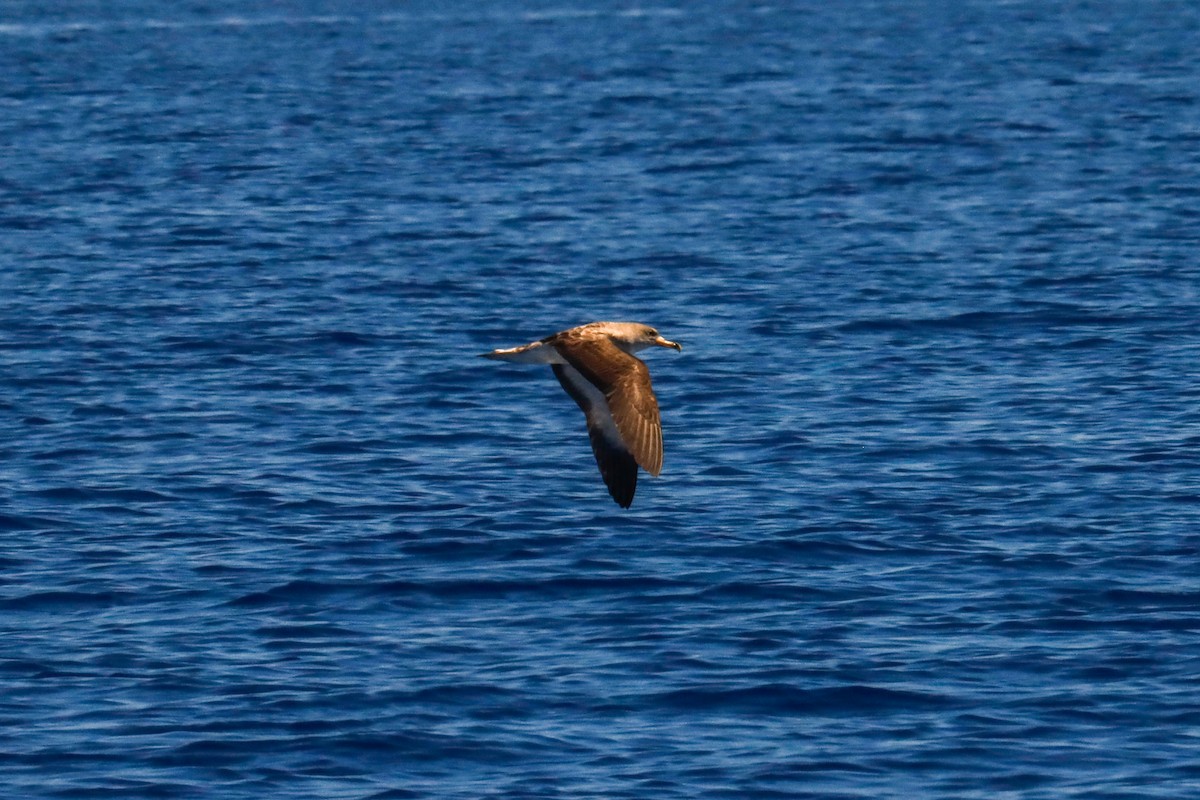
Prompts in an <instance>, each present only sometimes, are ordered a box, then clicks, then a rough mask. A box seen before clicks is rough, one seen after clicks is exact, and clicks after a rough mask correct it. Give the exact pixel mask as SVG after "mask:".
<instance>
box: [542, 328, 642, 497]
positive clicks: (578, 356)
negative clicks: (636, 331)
mask: <svg viewBox="0 0 1200 800" xmlns="http://www.w3.org/2000/svg"><path fill="white" fill-rule="evenodd" d="M572 333H573V331H566V332H565V333H563V334H560V335H559V336H558V337H555V339H554V340H552V341H551V342H550V343H551V344H553V345H554V346H555V348H556V349H557V350H558V352H559V353H560V354H561V355H562V357H563V358H564V359H565V360H566V362H567V364H569V365H570V366H572V367H574V368H575V369H576V370H578V371H579V373H580V374H581V375H582V376H583V377H584V378H585V379H586V380H587V382H588V383H590V384H591V385H592V386H594V387H595V388H596V389H597V390H599V392H600V393H601V394H602V395H603V396H604V400H605V403H606V404H607V406H608V412H609V415H610V416H611V417H612V421H613V424H614V426H615V427H616V430H617V433H618V434H619V435H620V439H621V442H622V443H623V444H624V445H625V448H626V449H627V450H628V451H629V453H630V455H632V456H633V458H634V460H635V461H637V463H638V464H640V465H641V467H642V469H644V470H646V472H649V473H650V474H651V475H658V473H660V472H662V458H663V446H662V422H661V421H660V419H659V413H658V399H657V398H656V397H655V396H654V389H653V387H652V386H651V385H650V369H649V368H648V367H647V366H646V364H645V362H643V361H642V360H641V359H639V358H635V357H634V356H632V355H630V354H629V353H626V352H625V351H624V350H622V349H621V348H619V347H617V346H616V345H615V344H613V343H612V341H611V340H610V339H609V338H608V337H607V336H601V337H588V336H573V335H572ZM555 374H557V370H556V373H555ZM559 380H560V381H561V380H562V378H561V377H560V378H559ZM568 393H570V390H569V389H568ZM572 396H574V395H572ZM584 411H585V413H586V411H587V409H584ZM589 428H590V425H589Z"/></svg>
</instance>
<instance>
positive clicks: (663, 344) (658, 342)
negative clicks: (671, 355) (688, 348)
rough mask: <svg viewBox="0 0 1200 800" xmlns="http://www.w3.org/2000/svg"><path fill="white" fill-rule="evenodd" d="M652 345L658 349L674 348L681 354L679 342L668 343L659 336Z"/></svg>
mask: <svg viewBox="0 0 1200 800" xmlns="http://www.w3.org/2000/svg"><path fill="white" fill-rule="evenodd" d="M654 343H655V344H656V345H658V346H659V347H674V348H675V349H676V350H678V351H680V352H683V345H681V344H680V343H679V342H670V341H667V340H666V339H664V338H663V337H661V336H660V337H658V338H657V339H655V340H654Z"/></svg>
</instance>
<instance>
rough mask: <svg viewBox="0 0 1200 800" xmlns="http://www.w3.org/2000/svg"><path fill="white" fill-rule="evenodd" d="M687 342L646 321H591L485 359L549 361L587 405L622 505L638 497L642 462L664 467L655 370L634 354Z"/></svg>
mask: <svg viewBox="0 0 1200 800" xmlns="http://www.w3.org/2000/svg"><path fill="white" fill-rule="evenodd" d="M655 345H657V346H659V347H673V348H675V349H676V350H682V349H683V348H682V347H680V345H679V344H678V343H676V342H670V341H667V340H666V339H664V338H663V337H662V336H660V335H659V334H658V331H656V330H654V329H653V328H651V327H650V326H648V325H642V324H640V323H636V322H593V323H591V324H589V325H580V326H579V327H577V328H571V329H569V330H565V331H562V332H560V333H556V334H554V335H552V336H547V337H546V338H544V339H541V340H540V341H537V342H533V343H531V344H527V345H524V346H522V347H513V348H510V349H507V350H493V351H492V352H490V353H484V354H483V355H484V358H492V359H496V360H499V361H513V362H516V363H522V364H550V365H551V368H552V369H553V370H554V375H555V377H557V378H558V382H559V383H560V384H562V387H563V389H565V390H566V392H567V394H569V395H570V396H571V398H572V399H573V400H574V401H575V402H576V403H577V404H578V405H579V407H580V408H581V409H582V410H583V413H584V416H585V418H586V419H587V428H588V438H589V439H590V440H591V443H592V452H593V453H594V454H595V456H596V464H597V465H598V466H599V467H600V475H601V477H603V478H604V483H605V485H606V486H608V491H609V494H611V495H612V497H613V500H615V501H616V502H617V504H618V505H619V506H621V507H622V508H628V507H629V506H630V504H631V503H632V502H633V495H634V492H635V491H636V489H637V470H638V466H641V468H642V469H644V470H646V471H647V472H649V473H650V474H651V475H656V476H657V475H658V474H659V473H660V472H661V471H662V458H663V456H662V454H663V447H662V424H661V422H660V419H659V412H658V400H657V398H656V397H655V396H654V389H653V387H652V386H651V384H650V370H649V368H648V367H647V366H646V364H645V362H643V361H642V360H641V359H639V358H637V357H636V356H634V355H633V354H634V353H635V352H638V351H639V350H643V349H645V348H647V347H653V346H655Z"/></svg>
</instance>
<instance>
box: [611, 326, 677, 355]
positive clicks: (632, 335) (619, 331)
mask: <svg viewBox="0 0 1200 800" xmlns="http://www.w3.org/2000/svg"><path fill="white" fill-rule="evenodd" d="M596 325H598V326H603V328H604V332H605V333H607V334H608V336H609V338H610V339H612V341H613V344H615V345H616V346H617V347H619V348H621V349H622V350H624V351H625V352H626V353H636V352H637V351H639V350H645V349H646V348H647V347H654V346H658V347H673V348H675V349H676V350H680V351H682V350H683V346H682V345H681V344H679V342H671V341H668V340H666V339H664V338H663V337H662V336H661V335H660V334H659V332H658V331H656V330H655V329H654V328H651V327H650V326H649V325H643V324H642V323H640V322H598V323H596Z"/></svg>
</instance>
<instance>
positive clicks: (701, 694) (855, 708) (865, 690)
mask: <svg viewBox="0 0 1200 800" xmlns="http://www.w3.org/2000/svg"><path fill="white" fill-rule="evenodd" d="M647 702H649V703H652V704H658V705H662V706H666V707H668V708H675V709H679V710H685V711H717V712H737V713H757V714H784V715H786V714H812V713H824V714H838V713H843V714H860V713H870V712H885V713H898V712H904V711H914V710H926V709H929V708H933V707H940V706H944V705H947V704H948V703H951V702H952V698H950V697H947V696H945V695H940V694H931V693H927V692H914V691H909V690H900V689H886V688H883V687H879V686H870V685H866V684H853V685H847V686H832V687H826V688H821V689H802V688H799V687H796V686H792V685H789V684H783V683H771V684H762V685H759V686H751V687H748V688H736V689H724V688H716V687H696V688H688V689H677V690H675V691H670V692H664V693H661V694H657V695H654V696H652V697H650V698H647Z"/></svg>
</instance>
